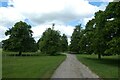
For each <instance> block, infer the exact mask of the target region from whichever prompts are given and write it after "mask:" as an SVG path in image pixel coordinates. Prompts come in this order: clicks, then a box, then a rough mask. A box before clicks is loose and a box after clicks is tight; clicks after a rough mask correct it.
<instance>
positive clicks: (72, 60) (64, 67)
mask: <svg viewBox="0 0 120 80" xmlns="http://www.w3.org/2000/svg"><path fill="white" fill-rule="evenodd" d="M66 55H67V58H66V60H65V61H64V62H63V63H62V64H61V65H60V66H59V67H58V68H57V70H56V71H55V72H54V74H53V76H52V78H99V77H98V76H97V75H96V74H94V73H93V72H91V70H90V69H89V68H88V67H86V66H85V65H83V64H82V63H81V62H80V61H78V60H77V58H76V56H75V55H74V54H66Z"/></svg>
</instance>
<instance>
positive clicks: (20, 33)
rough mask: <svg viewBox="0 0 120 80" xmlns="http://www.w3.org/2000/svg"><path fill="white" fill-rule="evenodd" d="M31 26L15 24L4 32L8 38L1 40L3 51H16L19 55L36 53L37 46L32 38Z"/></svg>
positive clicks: (23, 23)
mask: <svg viewBox="0 0 120 80" xmlns="http://www.w3.org/2000/svg"><path fill="white" fill-rule="evenodd" d="M32 33H33V32H32V30H31V26H30V25H28V24H26V23H25V22H22V21H20V22H17V23H16V24H15V25H14V26H13V27H12V28H11V29H9V30H7V31H6V32H5V35H6V36H8V35H9V38H8V39H6V40H3V41H2V42H3V50H8V51H18V52H19V55H21V54H22V52H28V51H36V50H37V46H36V42H35V40H34V38H33V37H32Z"/></svg>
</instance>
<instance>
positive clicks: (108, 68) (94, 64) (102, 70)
mask: <svg viewBox="0 0 120 80" xmlns="http://www.w3.org/2000/svg"><path fill="white" fill-rule="evenodd" d="M77 58H78V60H80V61H81V62H82V63H83V64H85V65H86V66H88V67H89V68H90V69H91V70H92V71H93V72H94V73H96V74H97V75H98V76H99V77H101V78H118V62H119V61H120V60H119V61H118V56H103V57H102V59H101V60H98V59H97V55H85V54H81V55H77Z"/></svg>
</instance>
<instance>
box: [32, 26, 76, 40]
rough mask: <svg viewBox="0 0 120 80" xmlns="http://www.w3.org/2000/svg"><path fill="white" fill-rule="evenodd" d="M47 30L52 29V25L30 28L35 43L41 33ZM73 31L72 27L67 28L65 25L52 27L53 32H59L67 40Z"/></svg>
mask: <svg viewBox="0 0 120 80" xmlns="http://www.w3.org/2000/svg"><path fill="white" fill-rule="evenodd" d="M47 28H52V24H43V25H39V26H36V27H32V31H33V32H34V33H33V37H34V38H35V39H36V41H37V40H38V39H40V37H41V35H42V33H43V32H44V31H45V30H46V29H47ZM73 29H74V27H73V26H67V25H63V24H56V25H55V26H54V30H58V31H60V32H61V33H60V34H61V35H62V34H66V35H67V37H68V38H69V39H70V36H71V35H72V32H73Z"/></svg>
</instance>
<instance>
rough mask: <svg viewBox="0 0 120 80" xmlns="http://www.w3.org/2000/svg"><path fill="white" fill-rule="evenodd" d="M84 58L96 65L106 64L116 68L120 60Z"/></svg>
mask: <svg viewBox="0 0 120 80" xmlns="http://www.w3.org/2000/svg"><path fill="white" fill-rule="evenodd" d="M84 58H86V59H87V60H91V61H93V62H96V63H100V64H106V65H110V66H116V67H118V66H119V62H120V58H104V57H103V58H102V59H98V58H93V57H84ZM119 67H120V66H119Z"/></svg>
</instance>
